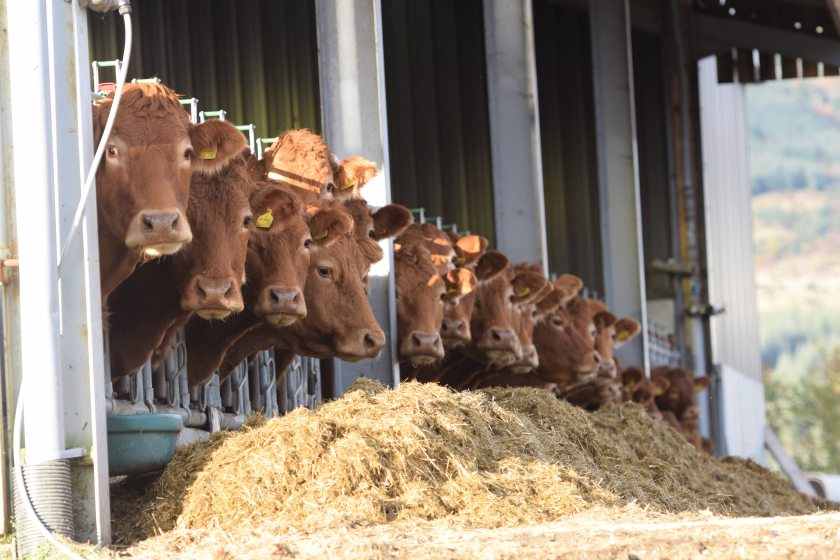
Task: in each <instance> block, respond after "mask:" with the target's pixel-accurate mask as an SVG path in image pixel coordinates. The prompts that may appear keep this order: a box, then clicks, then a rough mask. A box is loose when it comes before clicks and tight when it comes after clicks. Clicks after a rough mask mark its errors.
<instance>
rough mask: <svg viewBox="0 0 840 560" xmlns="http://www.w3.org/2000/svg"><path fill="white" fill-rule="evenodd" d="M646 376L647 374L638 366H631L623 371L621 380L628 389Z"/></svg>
mask: <svg viewBox="0 0 840 560" xmlns="http://www.w3.org/2000/svg"><path fill="white" fill-rule="evenodd" d="M644 377H645V374H644V373H643V372H642V370H640V369H639V368H637V367H630V368H627V369H625V370H624V371H623V372H621V382H622V383H623V384H624V386H625V387H627V388H628V389H632V388H633V387H635V386H636V385H637V384H638V383H639V381H641V380H642V379H644Z"/></svg>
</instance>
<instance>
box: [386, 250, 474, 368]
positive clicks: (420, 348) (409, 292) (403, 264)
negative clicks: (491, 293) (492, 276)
mask: <svg viewBox="0 0 840 560" xmlns="http://www.w3.org/2000/svg"><path fill="white" fill-rule="evenodd" d="M400 240H402V242H401V243H398V245H399V250H398V251H396V252H395V254H394V272H395V277H396V288H397V330H398V332H399V352H400V357H401V358H402V359H406V360H408V361H410V362H411V363H412V365H414V366H418V365H427V364H431V363H434V362H436V361H438V360H440V359H441V358H443V343H442V341H441V337H440V330H441V323H442V322H443V312H444V299H445V298H446V297H450V298H456V297H461V296H464V295H466V294H468V293H470V292H472V290H473V289H474V288H475V277H474V276H473V274H472V272H470V271H469V270H466V269H458V270H449V271H447V272H446V273H445V274H444V275H443V276H441V271H440V269H439V268H438V267H437V266H435V264H434V262H433V261H432V254H431V253H430V252H429V250H428V249H426V247H425V244H423V243H417V244H414V243H406V242H405V240H404V238H402V237H401V238H400ZM395 245H396V244H395Z"/></svg>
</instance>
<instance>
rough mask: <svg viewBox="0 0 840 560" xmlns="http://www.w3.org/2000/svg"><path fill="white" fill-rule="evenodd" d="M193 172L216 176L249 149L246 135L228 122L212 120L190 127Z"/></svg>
mask: <svg viewBox="0 0 840 560" xmlns="http://www.w3.org/2000/svg"><path fill="white" fill-rule="evenodd" d="M190 141H191V142H192V146H193V152H195V156H194V157H193V171H195V172H199V173H202V174H204V175H215V174H216V173H218V172H219V171H221V170H222V169H224V168H225V167H226V166H227V164H228V162H230V160H231V159H233V158H235V157H237V156H239V155H241V154H242V153H243V151H244V150H245V149H247V148H248V143H247V142H246V141H245V135H244V134H242V133H241V132H239V131H238V130H236V127H235V126H233V125H232V124H230V123H229V122H226V121H220V120H212V121H206V122H203V123H201V124H197V125H194V126H192V127H190Z"/></svg>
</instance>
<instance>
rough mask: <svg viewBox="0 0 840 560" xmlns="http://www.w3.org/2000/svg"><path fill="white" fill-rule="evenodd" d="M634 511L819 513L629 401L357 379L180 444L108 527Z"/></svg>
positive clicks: (533, 518) (152, 529)
mask: <svg viewBox="0 0 840 560" xmlns="http://www.w3.org/2000/svg"><path fill="white" fill-rule="evenodd" d="M628 504H635V506H640V507H643V508H649V509H651V510H653V511H656V512H663V513H679V512H697V511H701V510H706V509H708V510H711V511H712V512H715V513H721V514H726V515H732V516H745V515H779V514H799V513H806V512H813V511H816V510H818V509H820V504H819V503H817V502H815V501H812V500H810V499H809V498H807V497H805V496H803V495H801V494H798V493H796V492H795V491H793V490H791V489H790V487H789V485H788V484H787V483H786V482H785V481H784V480H783V479H781V478H779V477H778V476H776V475H774V474H772V473H770V472H769V471H767V470H765V469H763V468H761V467H759V466H758V465H755V464H753V463H749V462H745V461H738V460H731V459H730V460H724V461H719V460H716V459H713V458H711V457H708V456H705V455H700V454H698V453H696V452H695V451H694V449H693V448H692V447H691V446H689V445H688V444H687V442H686V441H685V439H684V438H683V437H682V436H680V435H679V434H677V433H676V432H674V431H672V430H671V429H670V428H668V427H667V426H665V425H664V424H663V423H661V422H659V423H657V422H653V421H651V420H650V419H649V418H648V417H647V415H646V414H645V413H644V411H642V409H641V408H639V407H638V406H636V405H633V404H629V405H622V406H618V407H608V408H605V409H603V410H601V411H599V412H598V413H595V414H588V413H586V412H584V411H582V410H580V409H578V408H574V407H572V406H570V405H568V404H567V403H564V402H561V401H558V400H557V399H555V398H554V397H552V396H550V395H549V394H548V393H547V392H546V391H540V390H536V389H523V388H518V389H488V390H486V391H477V392H462V393H457V392H453V391H451V390H449V389H447V388H445V387H442V386H439V385H435V384H418V383H405V384H403V385H401V386H400V387H399V389H397V390H386V389H385V388H384V387H382V386H381V385H379V384H378V383H375V382H372V381H369V380H363V381H360V382H359V383H356V384H354V386H352V387H351V391H350V392H348V393H347V394H346V395H345V396H344V397H342V398H341V399H338V400H336V401H333V402H330V403H327V404H324V405H322V406H321V407H320V408H318V409H317V410H316V411H310V410H306V409H298V410H295V411H294V412H292V413H290V414H288V415H286V416H285V417H282V418H275V419H271V420H267V421H266V420H265V419H262V420H258V421H256V422H254V423H252V424H250V425H249V426H248V427H247V428H246V429H245V430H243V431H241V432H237V433H230V434H215V435H214V436H213V437H212V438H211V439H210V441H208V442H204V443H199V444H195V445H193V446H190V447H188V448H185V449H181V450H179V451H178V453H177V454H176V457H175V459H174V460H173V462H172V463H171V464H170V465H169V466H168V467H167V469H166V470H165V471H164V473H163V474H162V475H161V476H160V477H159V478H157V479H156V480H153V481H150V482H148V483H147V486H146V488H145V489H144V491H143V492H142V493H135V494H131V493H127V494H126V495H125V499H124V500H122V501H121V500H120V498H119V496H117V498H116V499H115V500H114V509H115V511H121V512H122V514H115V515H114V520H115V522H114V533H115V536H116V538H117V542H121V543H124V544H128V543H131V542H136V540H138V539H140V538H144V537H148V536H152V535H154V534H157V533H160V532H161V531H168V530H171V529H173V528H180V529H225V530H233V529H236V528H243V527H256V526H259V525H260V524H263V523H265V522H267V521H270V522H271V524H272V525H273V526H274V527H280V528H285V529H287V530H290V531H291V530H294V531H302V532H312V531H316V530H319V529H323V528H324V527H350V526H360V525H363V526H368V525H378V524H385V523H390V522H408V521H416V520H435V519H445V520H448V521H450V522H452V523H454V524H459V525H464V526H478V527H502V526H510V525H517V524H534V523H543V522H547V521H554V520H558V519H561V518H564V517H566V516H569V515H572V514H577V513H580V512H584V511H586V510H590V509H593V508H595V509H597V508H620V507H626V506H627V505H628ZM123 514H124V515H123Z"/></svg>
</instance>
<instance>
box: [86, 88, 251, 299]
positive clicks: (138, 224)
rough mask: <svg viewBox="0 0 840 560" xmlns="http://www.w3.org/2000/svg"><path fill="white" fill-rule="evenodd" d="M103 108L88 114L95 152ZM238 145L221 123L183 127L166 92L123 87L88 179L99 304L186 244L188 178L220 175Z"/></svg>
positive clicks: (103, 104)
mask: <svg viewBox="0 0 840 560" xmlns="http://www.w3.org/2000/svg"><path fill="white" fill-rule="evenodd" d="M111 102H112V100H111V99H110V98H107V99H103V100H102V101H100V102H98V103H97V104H96V105H94V107H93V125H94V140H95V142H96V144H99V139H100V137H101V136H102V133H103V131H104V128H105V123H106V121H107V119H108V115H109V114H110V112H111ZM245 145H246V143H245V137H244V136H243V135H242V134H241V133H240V132H239V131H238V130H236V128H235V127H233V126H232V125H230V124H229V123H225V122H221V121H208V122H206V123H202V124H198V125H193V124H191V123H190V122H189V118H188V116H187V113H186V112H185V111H184V110H183V108H182V107H181V105H180V103H178V96H177V95H176V94H175V93H174V92H173V91H172V90H170V89H169V88H167V87H165V86H163V85H160V84H126V86H125V89H124V90H123V95H122V101H121V102H120V107H119V111H118V113H117V117H116V119H115V121H114V126H113V128H112V130H111V134H110V136H109V137H108V145H107V147H106V149H105V157H104V158H103V160H102V163H101V164H100V166H99V169H98V170H97V172H96V185H97V186H96V207H97V215H98V216H99V232H98V234H99V268H100V275H101V290H102V301H103V304H104V303H107V300H108V296H109V295H110V294H111V292H113V291H114V289H115V288H116V287H117V286H118V285H120V283H122V282H123V281H124V280H125V279H126V278H128V277H129V276H130V275H131V273H132V272H133V271H134V269H135V267H136V266H137V263H138V262H139V261H140V260H141V259H149V258H156V257H159V256H161V255H169V254H172V253H176V252H178V251H180V250H181V249H182V248H183V247H184V245H185V244H187V243H189V242H190V240H191V239H192V237H193V232H192V230H191V226H192V224H191V222H189V220H188V219H187V217H186V216H185V213H186V210H187V203H188V199H189V190H190V179H191V177H192V175H193V173H194V172H199V173H202V174H205V175H213V174H215V173H217V172H219V171H221V170H222V169H223V168H224V167H225V166H226V165H227V164H228V162H229V161H230V160H231V159H232V158H235V157H236V156H238V155H239V154H240V153H241V151H242V148H244V147H245Z"/></svg>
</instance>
